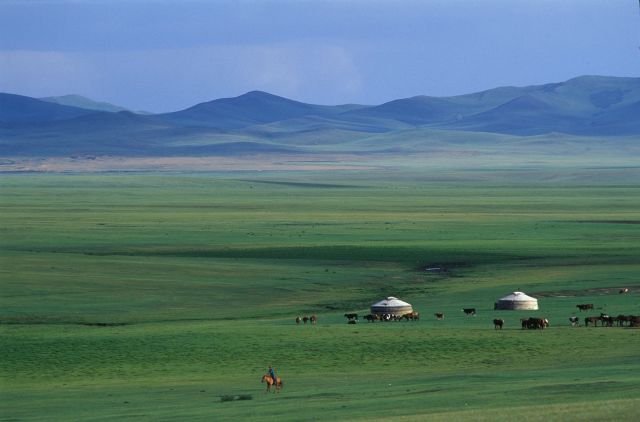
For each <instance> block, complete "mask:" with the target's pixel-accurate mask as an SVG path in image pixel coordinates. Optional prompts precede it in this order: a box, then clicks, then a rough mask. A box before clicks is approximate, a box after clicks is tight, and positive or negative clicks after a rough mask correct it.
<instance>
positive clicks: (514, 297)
mask: <svg viewBox="0 0 640 422" xmlns="http://www.w3.org/2000/svg"><path fill="white" fill-rule="evenodd" d="M500 300H504V301H509V302H529V301H537V300H538V299H536V298H535V297H531V296H528V295H526V294H524V293H522V292H513V293H511V294H509V295H506V296H505V297H502V298H500Z"/></svg>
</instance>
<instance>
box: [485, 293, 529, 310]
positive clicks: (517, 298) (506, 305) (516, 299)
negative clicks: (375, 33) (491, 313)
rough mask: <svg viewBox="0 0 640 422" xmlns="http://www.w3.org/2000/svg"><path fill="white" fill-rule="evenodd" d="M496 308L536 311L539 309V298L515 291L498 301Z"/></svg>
mask: <svg viewBox="0 0 640 422" xmlns="http://www.w3.org/2000/svg"><path fill="white" fill-rule="evenodd" d="M495 309H508V310H514V311H520V310H523V311H535V310H536V309H538V299H536V298H534V297H531V296H528V295H526V294H524V293H522V292H513V293H511V294H509V295H506V296H505V297H502V298H500V300H498V301H497V302H496V306H495Z"/></svg>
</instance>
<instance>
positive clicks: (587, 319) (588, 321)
mask: <svg viewBox="0 0 640 422" xmlns="http://www.w3.org/2000/svg"><path fill="white" fill-rule="evenodd" d="M598 321H600V318H598V317H595V316H590V317H585V318H584V326H585V327H588V326H589V324H593V326H594V327H597V326H598Z"/></svg>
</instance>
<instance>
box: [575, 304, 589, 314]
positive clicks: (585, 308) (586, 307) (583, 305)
mask: <svg viewBox="0 0 640 422" xmlns="http://www.w3.org/2000/svg"><path fill="white" fill-rule="evenodd" d="M576 308H578V309H579V310H580V312H582V311H588V310H589V309H593V303H585V304H582V305H576Z"/></svg>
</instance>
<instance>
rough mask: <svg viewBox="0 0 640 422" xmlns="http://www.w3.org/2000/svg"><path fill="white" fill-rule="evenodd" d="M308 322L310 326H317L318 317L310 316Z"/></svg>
mask: <svg viewBox="0 0 640 422" xmlns="http://www.w3.org/2000/svg"><path fill="white" fill-rule="evenodd" d="M309 321H311V323H312V324H317V323H318V317H317V316H315V315H311V317H310V318H309Z"/></svg>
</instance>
